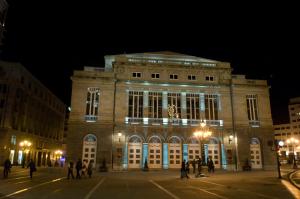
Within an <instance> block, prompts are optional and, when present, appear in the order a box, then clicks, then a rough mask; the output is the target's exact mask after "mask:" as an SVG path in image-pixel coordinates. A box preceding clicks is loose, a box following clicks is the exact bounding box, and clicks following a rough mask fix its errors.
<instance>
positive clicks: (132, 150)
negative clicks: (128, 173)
mask: <svg viewBox="0 0 300 199" xmlns="http://www.w3.org/2000/svg"><path fill="white" fill-rule="evenodd" d="M128 152H129V153H128V168H140V165H141V160H142V144H141V143H129V144H128Z"/></svg>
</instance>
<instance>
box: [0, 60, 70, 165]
mask: <svg viewBox="0 0 300 199" xmlns="http://www.w3.org/2000/svg"><path fill="white" fill-rule="evenodd" d="M64 118H65V105H64V103H63V102H62V101H61V100H59V99H58V98H57V97H56V96H55V95H53V94H52V93H51V92H50V91H49V90H48V89H47V88H46V87H45V86H43V85H42V84H41V83H40V82H39V81H38V80H37V79H36V78H34V77H33V76H32V75H31V74H30V73H29V72H28V71H27V70H26V69H25V68H24V67H23V66H22V65H21V64H19V63H14V62H4V61H0V163H1V164H2V163H3V162H4V160H5V159H6V158H9V159H10V160H11V162H12V163H14V164H15V165H16V164H22V162H23V161H24V162H25V163H26V162H27V161H28V160H29V158H32V159H33V160H34V161H35V162H36V165H38V166H46V165H48V164H50V162H51V161H52V162H53V161H54V159H55V157H54V156H55V154H54V152H55V150H58V149H61V147H62V146H61V145H62V136H63V131H64Z"/></svg>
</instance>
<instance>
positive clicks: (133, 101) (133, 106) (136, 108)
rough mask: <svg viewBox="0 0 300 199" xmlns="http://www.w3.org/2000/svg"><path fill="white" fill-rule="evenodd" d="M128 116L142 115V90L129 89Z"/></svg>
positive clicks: (138, 116) (139, 116) (136, 116)
mask: <svg viewBox="0 0 300 199" xmlns="http://www.w3.org/2000/svg"><path fill="white" fill-rule="evenodd" d="M128 103H129V104H128V117H132V118H142V117H143V92H140V91H129V100H128Z"/></svg>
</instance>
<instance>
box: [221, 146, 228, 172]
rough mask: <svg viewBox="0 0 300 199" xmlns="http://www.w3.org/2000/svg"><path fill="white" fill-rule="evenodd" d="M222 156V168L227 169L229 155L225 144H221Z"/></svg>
mask: <svg viewBox="0 0 300 199" xmlns="http://www.w3.org/2000/svg"><path fill="white" fill-rule="evenodd" d="M221 158H222V159H221V163H222V168H223V169H227V157H226V150H225V146H224V144H221Z"/></svg>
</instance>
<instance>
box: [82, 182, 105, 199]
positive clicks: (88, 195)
mask: <svg viewBox="0 0 300 199" xmlns="http://www.w3.org/2000/svg"><path fill="white" fill-rule="evenodd" d="M104 180H105V178H102V179H101V180H100V182H98V184H96V185H95V186H94V187H93V189H92V190H90V192H89V193H88V194H87V195H86V196H85V197H84V199H89V198H90V197H91V196H92V194H93V193H94V192H95V191H96V189H98V187H99V186H100V185H101V184H102V183H103V182H104Z"/></svg>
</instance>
